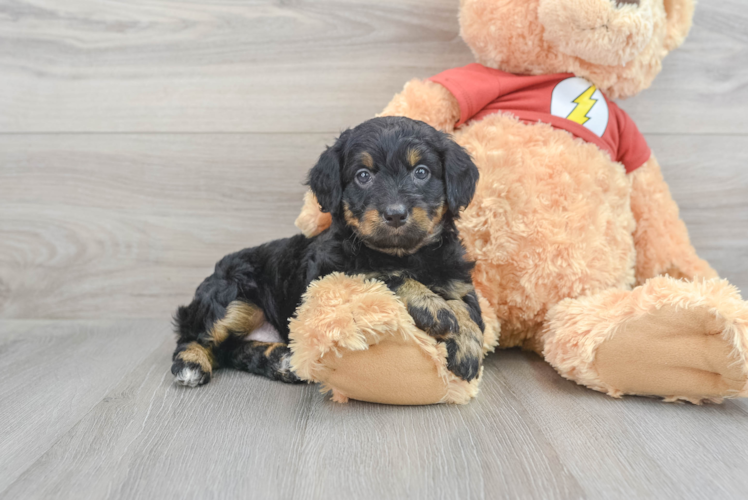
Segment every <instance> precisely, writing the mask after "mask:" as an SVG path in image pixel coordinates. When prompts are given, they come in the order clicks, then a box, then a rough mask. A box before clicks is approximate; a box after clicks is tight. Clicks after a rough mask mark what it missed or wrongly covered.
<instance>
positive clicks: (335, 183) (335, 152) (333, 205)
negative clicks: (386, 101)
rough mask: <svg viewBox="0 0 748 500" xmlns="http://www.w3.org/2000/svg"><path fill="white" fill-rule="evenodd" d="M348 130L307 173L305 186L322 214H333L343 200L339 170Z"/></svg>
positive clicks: (342, 161)
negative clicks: (314, 198)
mask: <svg viewBox="0 0 748 500" xmlns="http://www.w3.org/2000/svg"><path fill="white" fill-rule="evenodd" d="M349 135H350V130H346V131H345V132H343V133H342V134H340V137H338V140H337V141H335V144H334V145H333V146H330V147H328V148H327V149H326V150H325V152H324V153H322V154H321V155H320V157H319V160H318V161H317V164H316V165H315V166H314V167H313V168H312V169H311V170H310V171H309V178H308V180H307V185H309V187H310V188H311V190H312V193H314V196H316V197H317V201H318V202H319V206H320V208H321V209H322V211H323V212H330V213H335V212H336V211H337V210H338V209H339V208H340V202H341V201H342V199H343V183H342V180H341V177H340V170H341V168H342V167H343V163H344V158H343V156H344V149H345V145H346V142H347V140H348V136H349Z"/></svg>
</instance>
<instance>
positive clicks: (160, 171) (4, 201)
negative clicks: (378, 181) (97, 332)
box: [0, 134, 748, 318]
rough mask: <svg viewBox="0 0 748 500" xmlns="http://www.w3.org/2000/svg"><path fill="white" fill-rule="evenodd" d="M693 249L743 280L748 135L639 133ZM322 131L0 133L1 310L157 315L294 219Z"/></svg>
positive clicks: (286, 229)
mask: <svg viewBox="0 0 748 500" xmlns="http://www.w3.org/2000/svg"><path fill="white" fill-rule="evenodd" d="M648 138H649V142H650V144H651V146H652V149H653V150H654V151H655V153H656V154H657V156H658V158H659V159H660V162H661V163H662V165H663V170H664V172H665V176H666V178H667V180H668V181H669V183H670V185H671V188H672V191H673V193H674V196H675V198H676V200H677V201H678V202H679V203H680V206H681V211H682V215H683V217H684V219H685V220H686V222H687V224H688V226H689V228H690V231H691V236H692V239H693V241H694V244H695V246H696V248H697V249H698V251H699V252H700V253H701V254H702V256H704V257H705V258H707V259H708V260H710V261H711V262H712V264H713V265H714V266H715V267H716V269H717V270H718V271H719V272H720V274H721V275H722V276H724V277H727V278H729V279H730V280H731V281H732V282H733V283H734V284H736V285H737V286H738V287H741V288H743V289H746V288H748V259H747V258H746V256H747V255H746V248H748V235H747V234H746V231H745V228H746V227H748V199H746V197H745V196H744V193H745V192H746V191H747V190H748V171H746V169H745V165H746V164H748V146H746V141H741V140H740V139H741V138H740V137H735V136H727V137H720V136H711V135H696V136H670V135H666V136H661V135H651V136H649V137H648ZM332 139H333V136H332V135H327V134H313V135H306V134H298V135H297V134H267V135H266V134H262V135H257V134H249V135H242V134H235V135H207V136H203V135H179V134H177V135H147V134H146V135H75V134H73V135H52V136H49V135H31V136H15V137H12V138H11V137H8V136H4V137H3V136H0V316H2V317H6V318H113V317H123V316H132V317H161V318H163V317H167V316H168V315H169V314H171V312H172V311H173V310H174V307H175V306H176V305H177V304H179V303H182V302H185V301H187V300H189V298H190V297H191V295H192V293H193V291H194V289H195V287H196V286H197V284H198V283H199V282H200V281H201V280H202V279H203V278H204V277H205V276H207V275H208V274H210V272H211V270H212V266H213V264H214V263H215V262H216V261H217V260H218V259H219V258H220V257H222V256H223V255H225V254H227V253H229V252H233V251H236V250H238V249H240V248H244V247H246V246H251V245H257V244H260V243H262V242H264V241H267V240H270V239H274V238H280V237H285V236H290V235H292V234H295V233H296V229H295V228H294V227H293V220H294V219H295V218H296V215H297V214H298V210H299V208H300V206H301V197H302V195H303V192H304V190H305V188H304V186H303V185H302V181H303V180H304V177H305V174H306V171H307V169H308V168H309V167H310V166H311V165H312V164H313V163H314V162H315V160H316V158H317V156H318V155H319V153H320V152H321V151H322V149H323V147H324V144H325V143H330V141H331V140H332Z"/></svg>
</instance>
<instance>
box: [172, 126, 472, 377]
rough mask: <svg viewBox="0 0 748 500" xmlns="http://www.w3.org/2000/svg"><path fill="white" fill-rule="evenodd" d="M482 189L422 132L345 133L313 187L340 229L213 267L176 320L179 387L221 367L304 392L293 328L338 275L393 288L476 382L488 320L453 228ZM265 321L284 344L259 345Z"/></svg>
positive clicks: (431, 132) (462, 157)
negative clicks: (313, 294) (293, 366)
mask: <svg viewBox="0 0 748 500" xmlns="http://www.w3.org/2000/svg"><path fill="white" fill-rule="evenodd" d="M477 181H478V169H477V168H476V167H475V165H474V164H473V162H472V161H471V159H470V156H469V155H468V154H467V153H466V152H465V150H463V149H462V148H461V147H460V146H458V145H457V144H456V143H454V142H453V141H452V140H451V139H450V138H449V136H448V135H446V134H444V133H442V132H438V131H437V130H435V129H433V128H432V127H430V126H428V125H426V124H425V123H423V122H418V121H414V120H410V119H407V118H399V117H387V118H375V119H373V120H369V121H367V122H364V123H363V124H361V125H359V126H357V127H355V128H353V129H349V130H346V131H345V132H343V133H342V134H341V135H340V137H339V138H338V140H337V141H336V143H335V145H333V146H332V147H330V148H327V150H326V151H325V152H324V153H322V155H321V156H320V158H319V162H318V163H317V164H316V166H315V167H314V168H312V170H311V171H310V173H309V179H308V184H309V186H310V187H311V190H312V192H313V193H314V194H315V196H316V197H317V200H318V202H319V204H320V206H321V208H322V210H323V211H325V212H330V214H331V215H332V225H331V226H330V228H329V229H327V230H326V231H324V232H323V233H321V234H320V235H318V236H316V237H313V238H305V237H304V236H303V235H297V236H294V237H292V238H287V239H282V240H276V241H271V242H270V243H266V244H264V245H260V246H258V247H254V248H248V249H245V250H242V251H240V252H237V253H234V254H231V255H228V256H226V257H224V258H223V259H221V260H220V261H219V262H218V264H216V267H215V272H214V273H213V275H211V276H210V277H208V278H207V279H206V280H205V281H203V283H202V284H201V285H200V286H199V287H198V288H197V292H196V293H195V297H194V299H193V300H192V302H191V303H190V304H189V305H187V306H183V307H180V308H179V309H178V310H177V313H176V315H175V324H176V330H177V334H178V340H177V348H176V351H175V352H174V356H173V365H172V369H171V370H172V373H173V374H174V375H175V376H176V380H177V382H179V383H181V384H184V385H188V386H193V387H194V386H197V385H201V384H205V383H207V382H208V381H210V377H211V374H212V372H213V370H214V369H216V368H219V367H232V368H236V369H239V370H245V371H248V372H250V373H255V374H259V375H264V376H266V377H268V378H271V379H275V380H280V381H283V382H289V383H293V382H299V381H300V380H299V378H298V377H297V376H296V375H295V374H294V373H293V372H292V371H291V370H290V367H289V356H290V351H289V347H288V334H289V331H288V320H289V318H290V317H291V316H292V315H293V314H294V311H295V310H296V308H297V307H298V306H299V304H300V302H301V298H302V294H303V293H304V292H305V291H306V289H307V287H308V285H309V283H310V282H312V281H313V280H316V279H318V278H320V277H322V276H325V275H327V274H330V273H332V272H335V271H339V272H343V273H346V274H350V275H354V274H363V275H366V276H368V277H370V278H376V279H380V280H382V281H384V282H385V283H386V284H387V285H388V286H389V288H390V289H391V290H393V291H394V292H395V293H396V294H397V295H398V296H399V298H400V299H401V300H402V301H403V303H404V304H405V305H406V307H407V309H408V312H409V313H410V315H411V316H412V317H413V319H414V320H415V324H416V325H417V326H418V327H419V328H421V329H422V330H424V331H426V332H427V333H429V334H430V335H432V336H433V337H434V338H436V339H437V340H439V341H441V342H444V343H445V344H446V347H447V353H448V359H447V366H448V368H449V369H450V370H451V371H452V372H453V373H455V374H456V375H457V376H459V377H460V378H462V379H464V380H468V381H469V380H472V379H473V378H475V377H476V376H477V375H478V372H479V370H480V364H481V359H482V356H483V321H482V319H481V312H480V307H479V305H478V299H477V297H476V294H475V291H474V289H473V285H472V280H471V274H470V273H471V270H472V268H473V263H472V262H470V261H468V260H467V259H466V258H465V249H464V248H463V246H462V244H461V242H460V239H459V235H458V232H457V229H456V227H455V223H454V221H455V219H456V218H457V217H458V216H459V213H460V210H462V209H463V208H465V207H466V206H467V205H468V203H470V200H471V199H472V197H473V194H474V192H475V184H476V182H477ZM266 322H267V323H269V324H270V325H272V326H273V327H275V329H276V330H277V331H278V332H279V333H280V336H281V337H282V340H283V342H262V341H260V340H257V338H258V335H257V329H258V328H260V326H262V325H263V324H264V323H266ZM253 332H255V333H254V334H253Z"/></svg>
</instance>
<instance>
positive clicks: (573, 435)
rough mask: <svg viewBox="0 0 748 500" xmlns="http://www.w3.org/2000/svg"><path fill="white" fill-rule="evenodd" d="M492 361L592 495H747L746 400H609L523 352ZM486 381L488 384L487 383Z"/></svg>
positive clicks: (736, 496)
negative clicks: (693, 402) (695, 402)
mask: <svg viewBox="0 0 748 500" xmlns="http://www.w3.org/2000/svg"><path fill="white" fill-rule="evenodd" d="M502 354H503V356H499V357H492V358H490V360H489V362H488V364H489V367H490V368H493V369H494V370H495V369H496V368H498V369H499V371H500V373H501V374H502V375H503V376H504V377H505V380H506V384H507V385H509V386H510V387H511V388H512V389H513V390H514V391H517V393H518V394H519V395H520V396H519V398H520V399H521V401H522V404H523V405H524V406H525V407H526V408H527V412H528V415H531V417H532V418H533V420H534V421H535V423H536V424H537V425H538V426H539V427H540V428H541V430H542V432H543V435H544V436H545V437H546V439H548V441H549V442H550V443H551V445H552V446H553V449H554V450H555V451H556V453H558V455H559V457H561V460H562V463H564V465H565V466H566V467H567V470H568V471H569V473H571V474H572V475H573V476H574V477H575V478H576V479H577V480H578V481H579V483H580V484H581V485H582V487H583V489H584V490H585V492H586V493H587V495H588V497H589V498H673V499H681V498H725V499H727V498H745V492H746V491H747V488H748V478H747V477H746V475H745V474H744V471H745V470H747V469H748V451H746V449H745V446H744V443H745V442H746V439H748V418H746V417H748V413H747V412H746V410H745V405H744V404H743V403H744V401H743V402H741V403H737V404H736V402H733V401H728V402H726V403H724V404H722V405H704V406H694V405H691V404H668V403H662V402H661V401H660V400H656V399H648V398H641V397H625V398H623V399H621V400H616V399H613V398H610V397H608V396H606V395H604V394H601V393H597V392H594V391H591V390H589V389H586V388H584V387H582V386H579V385H576V384H574V383H573V382H570V381H567V380H564V379H562V378H561V377H560V376H558V374H556V372H555V371H554V370H553V369H552V368H551V367H550V366H549V365H548V364H547V363H545V362H544V361H543V360H542V359H540V358H539V357H538V356H535V355H533V354H527V353H521V352H519V351H512V352H505V353H502ZM485 384H486V385H489V384H490V381H488V380H487V381H486V383H485Z"/></svg>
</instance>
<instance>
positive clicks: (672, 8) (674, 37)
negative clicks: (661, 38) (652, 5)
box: [664, 0, 696, 51]
mask: <svg viewBox="0 0 748 500" xmlns="http://www.w3.org/2000/svg"><path fill="white" fill-rule="evenodd" d="M664 1H665V13H666V15H667V34H666V36H665V49H666V50H668V51H671V50H673V49H676V48H678V47H679V46H680V44H682V43H683V41H684V40H685V39H686V36H687V35H688V31H689V30H690V29H691V22H692V21H693V10H694V7H695V4H696V2H695V1H694V0H664Z"/></svg>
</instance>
